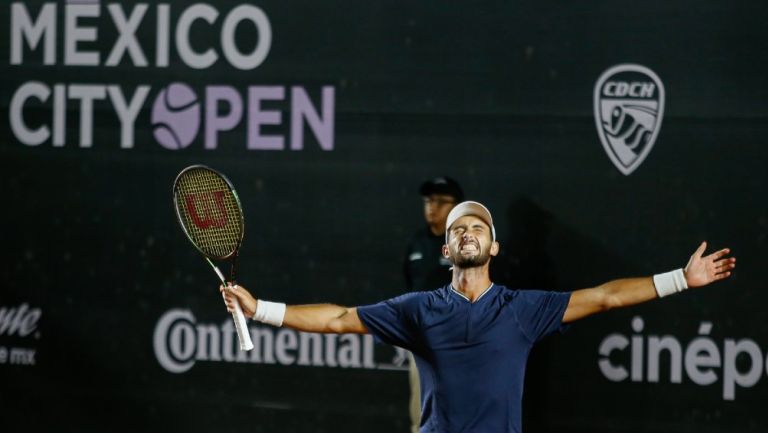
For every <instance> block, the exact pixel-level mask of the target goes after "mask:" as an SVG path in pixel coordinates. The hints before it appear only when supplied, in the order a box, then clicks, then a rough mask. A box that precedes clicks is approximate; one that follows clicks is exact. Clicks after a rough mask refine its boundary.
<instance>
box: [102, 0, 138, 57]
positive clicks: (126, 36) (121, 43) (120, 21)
mask: <svg viewBox="0 0 768 433" xmlns="http://www.w3.org/2000/svg"><path fill="white" fill-rule="evenodd" d="M147 9H148V6H147V5H146V4H137V5H136V6H135V7H134V8H133V11H132V12H131V16H130V17H129V18H128V19H126V17H125V13H124V12H123V8H122V6H120V4H119V3H112V4H110V5H109V6H107V10H109V14H110V15H112V21H114V23H115V27H116V28H117V31H118V32H120V37H118V39H117V41H115V45H114V46H113V47H112V52H110V53H109V56H108V57H107V61H106V63H105V65H106V66H117V65H118V64H119V63H120V60H121V59H122V58H123V55H124V54H125V52H126V51H128V54H129V55H130V56H131V61H133V64H134V65H136V66H147V57H146V56H145V55H144V52H143V51H142V50H141V47H140V46H139V43H138V41H136V29H137V28H138V27H139V24H140V23H141V20H142V19H143V18H144V14H145V13H146V12H147Z"/></svg>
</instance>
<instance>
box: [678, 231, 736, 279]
mask: <svg viewBox="0 0 768 433" xmlns="http://www.w3.org/2000/svg"><path fill="white" fill-rule="evenodd" d="M706 249H707V243H706V242H702V243H701V245H699V248H698V249H696V251H695V252H694V253H693V255H692V256H691V259H690V260H688V264H687V265H686V266H685V269H684V271H685V280H686V282H687V283H688V287H701V286H706V285H707V284H709V283H713V282H715V281H719V280H722V279H725V278H728V277H730V276H731V270H733V268H735V267H736V258H735V257H726V256H727V255H728V254H729V253H730V252H731V250H730V249H729V248H723V249H722V250H720V251H717V252H714V253H712V254H710V255H708V256H706V257H702V255H703V254H704V251H706Z"/></svg>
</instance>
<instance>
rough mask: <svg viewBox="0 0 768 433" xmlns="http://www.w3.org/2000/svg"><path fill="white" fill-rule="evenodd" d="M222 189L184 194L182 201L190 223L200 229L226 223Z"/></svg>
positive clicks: (217, 226) (216, 226) (222, 225)
mask: <svg viewBox="0 0 768 433" xmlns="http://www.w3.org/2000/svg"><path fill="white" fill-rule="evenodd" d="M224 194H225V192H224V191H212V192H199V193H192V194H186V195H185V196H184V203H185V204H186V208H187V215H189V218H190V219H191V220H192V223H193V224H194V225H195V226H196V227H197V228H199V229H201V230H208V229H212V228H222V227H224V226H225V225H227V222H228V218H227V208H226V205H225V204H224Z"/></svg>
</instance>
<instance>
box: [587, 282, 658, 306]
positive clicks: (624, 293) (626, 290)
mask: <svg viewBox="0 0 768 433" xmlns="http://www.w3.org/2000/svg"><path fill="white" fill-rule="evenodd" d="M597 289H602V290H603V292H604V294H605V300H606V309H613V308H621V307H629V306H632V305H637V304H641V303H643V302H648V301H650V300H653V299H656V298H658V295H657V294H656V288H655V287H654V285H653V278H651V277H643V278H623V279H620V280H613V281H609V282H607V283H605V284H602V285H600V286H598V287H597Z"/></svg>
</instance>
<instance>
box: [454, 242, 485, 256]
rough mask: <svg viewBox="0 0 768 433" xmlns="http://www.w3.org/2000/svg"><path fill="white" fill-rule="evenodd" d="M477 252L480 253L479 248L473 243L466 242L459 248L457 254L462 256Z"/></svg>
mask: <svg viewBox="0 0 768 433" xmlns="http://www.w3.org/2000/svg"><path fill="white" fill-rule="evenodd" d="M478 251H480V246H479V245H477V244H476V243H474V242H467V243H465V244H462V245H461V247H460V248H459V252H460V253H462V254H465V253H467V254H469V253H476V252H478Z"/></svg>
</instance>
